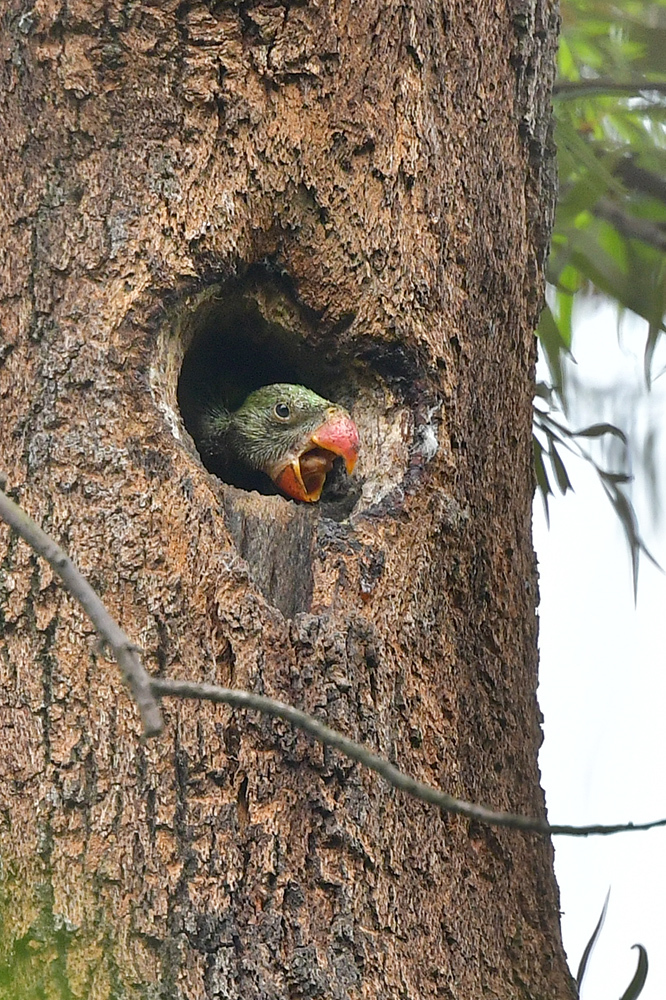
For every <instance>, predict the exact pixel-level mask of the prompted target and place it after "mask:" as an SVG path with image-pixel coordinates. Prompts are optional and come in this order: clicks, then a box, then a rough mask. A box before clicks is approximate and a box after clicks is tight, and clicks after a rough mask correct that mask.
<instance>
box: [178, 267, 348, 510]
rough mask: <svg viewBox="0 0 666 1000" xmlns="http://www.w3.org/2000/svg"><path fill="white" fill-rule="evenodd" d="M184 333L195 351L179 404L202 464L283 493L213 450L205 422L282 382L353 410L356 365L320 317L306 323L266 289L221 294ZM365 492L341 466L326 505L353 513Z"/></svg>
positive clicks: (252, 486) (199, 309)
mask: <svg viewBox="0 0 666 1000" xmlns="http://www.w3.org/2000/svg"><path fill="white" fill-rule="evenodd" d="M183 333H184V336H185V337H186V339H187V341H188V342H189V348H188V350H187V353H186V354H185V357H184V359H183V363H182V367H181V372H180V378H179V381H178V405H179V407H180V411H181V415H182V418H183V422H184V424H185V427H186V428H187V430H188V432H189V434H190V435H191V437H192V439H193V440H194V443H195V444H196V446H197V449H198V451H199V454H200V457H201V460H202V462H203V464H204V465H205V467H206V468H207V469H208V471H209V472H211V473H213V474H214V475H215V476H217V477H219V478H220V479H221V480H223V481H224V482H226V483H230V484H231V485H233V486H237V487H240V488H241V489H244V490H257V491H258V492H259V493H263V494H265V495H273V494H277V493H278V492H279V491H278V490H277V489H276V487H275V486H274V484H273V483H272V481H271V480H270V479H269V478H268V476H266V475H264V474H263V473H261V472H256V471H254V470H252V469H250V468H248V467H247V466H245V465H243V464H242V463H240V462H238V461H229V460H228V458H227V457H225V456H223V455H220V454H215V453H212V452H211V451H210V450H209V447H208V446H207V444H206V439H205V435H204V434H203V433H202V417H203V416H204V415H205V413H206V412H207V411H208V410H209V409H210V408H215V407H219V406H222V407H224V408H225V409H228V410H235V409H237V408H238V407H239V406H240V405H241V404H242V403H243V401H244V400H245V398H246V397H247V395H248V394H249V393H250V392H252V391H253V390H255V389H258V388H260V387H261V386H264V385H270V384H272V383H275V382H290V383H294V384H297V385H305V386H307V387H308V388H310V389H313V390H314V391H315V392H317V393H319V395H321V396H323V397H324V398H326V399H330V400H332V401H334V402H338V403H342V405H344V406H346V407H347V408H351V405H352V403H353V381H352V373H351V371H350V365H349V364H348V362H347V361H346V359H344V358H340V357H336V356H335V353H334V351H332V350H331V345H330V343H329V344H326V342H325V337H323V336H322V335H320V334H318V332H317V330H316V325H315V320H314V318H313V317H308V316H303V314H302V311H299V310H298V308H297V307H296V306H295V305H294V303H293V301H290V300H289V298H288V296H286V294H285V293H284V291H283V290H281V289H280V288H279V287H275V286H272V285H271V284H270V283H265V282H264V283H261V284H257V282H256V281H255V282H252V283H250V282H246V283H245V284H242V283H237V284H236V285H235V286H233V287H224V286H222V287H219V288H216V289H215V290H214V291H212V292H211V294H209V295H207V296H206V297H205V298H203V299H202V301H200V304H199V305H198V306H196V307H195V308H194V310H193V311H192V312H191V313H190V314H189V315H188V316H187V318H186V319H185V320H184V321H183ZM359 493H360V486H359V484H358V483H357V482H355V481H354V480H350V479H349V478H348V477H347V475H346V473H345V472H344V468H343V465H342V461H341V460H337V461H336V463H335V467H334V469H333V471H332V472H331V473H329V475H328V477H327V480H326V485H325V487H324V493H323V494H322V499H321V501H320V503H321V504H324V505H327V504H337V505H340V504H342V505H343V506H344V507H345V508H348V509H349V510H350V509H351V507H353V504H354V502H355V499H356V498H357V496H358V495H359ZM347 512H348V511H347Z"/></svg>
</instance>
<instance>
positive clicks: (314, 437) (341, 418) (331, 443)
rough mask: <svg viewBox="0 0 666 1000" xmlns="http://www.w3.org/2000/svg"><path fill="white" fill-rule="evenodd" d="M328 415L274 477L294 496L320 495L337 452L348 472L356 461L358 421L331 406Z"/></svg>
mask: <svg viewBox="0 0 666 1000" xmlns="http://www.w3.org/2000/svg"><path fill="white" fill-rule="evenodd" d="M327 414H328V419H327V420H325V421H324V423H323V424H322V425H321V427H318V428H317V430H316V431H314V432H313V433H312V434H311V435H310V437H309V438H308V439H307V441H306V443H305V445H304V447H303V448H301V450H300V451H299V452H298V454H297V455H295V457H294V458H293V459H292V460H291V462H289V464H288V465H286V466H285V467H284V468H283V469H282V470H280V472H279V473H278V474H277V476H276V477H275V480H274V481H275V485H276V486H277V487H278V489H280V490H282V492H283V493H286V495H287V496H288V497H292V498H293V499H294V500H306V501H308V502H309V503H314V501H315V500H318V499H319V497H320V496H321V491H322V490H323V488H324V483H325V482H326V476H327V475H328V473H329V472H330V471H331V469H332V468H333V463H334V462H335V459H336V458H338V456H339V457H340V458H342V459H344V463H345V468H346V469H347V474H351V472H352V471H353V469H354V466H355V465H356V459H357V458H358V449H359V437H358V430H357V427H356V424H355V423H354V421H353V420H352V418H351V417H350V416H349V414H348V413H347V411H346V410H343V409H340V408H338V407H334V406H331V407H329V409H328V410H327Z"/></svg>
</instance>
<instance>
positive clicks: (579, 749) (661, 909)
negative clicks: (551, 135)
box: [534, 306, 666, 1000]
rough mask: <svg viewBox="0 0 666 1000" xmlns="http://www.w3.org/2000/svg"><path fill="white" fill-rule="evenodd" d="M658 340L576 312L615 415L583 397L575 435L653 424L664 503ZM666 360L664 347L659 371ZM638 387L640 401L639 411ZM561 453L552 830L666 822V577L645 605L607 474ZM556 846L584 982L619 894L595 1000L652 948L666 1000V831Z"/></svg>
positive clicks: (555, 550)
mask: <svg viewBox="0 0 666 1000" xmlns="http://www.w3.org/2000/svg"><path fill="white" fill-rule="evenodd" d="M634 319H635V318H634ZM645 330H646V328H645V327H644V326H643V325H642V324H640V323H638V322H634V323H632V324H629V322H627V323H625V325H624V327H623V334H622V337H621V342H620V343H619V342H618V336H617V323H616V319H615V311H614V310H613V309H612V308H611V307H606V306H602V307H599V308H597V309H596V310H595V309H591V308H587V309H585V310H584V311H581V312H580V313H579V314H578V322H577V324H576V331H577V332H576V335H575V339H574V345H573V353H574V355H575V357H576V361H577V362H578V364H577V366H576V369H575V371H576V377H577V379H578V380H579V381H580V382H582V383H583V384H585V385H589V386H590V387H597V388H599V387H602V388H605V389H606V390H607V397H606V399H607V400H608V401H609V402H608V405H613V404H615V405H616V410H615V414H613V412H612V411H609V412H607V413H606V414H605V415H603V416H601V417H600V416H599V414H598V412H597V414H596V415H595V414H594V413H593V412H591V411H590V410H589V409H586V404H585V399H584V396H583V395H582V394H581V401H580V403H579V404H577V405H576V407H575V410H574V412H572V414H571V425H572V426H573V427H575V428H579V427H584V426H586V425H589V424H591V423H595V422H598V421H599V420H600V419H601V420H609V421H610V422H614V423H617V424H618V425H619V426H621V427H624V428H626V427H627V425H628V423H630V422H632V421H635V424H636V425H637V426H639V427H640V426H642V427H643V428H645V426H647V424H648V422H650V423H651V425H652V426H653V427H654V428H655V429H656V433H657V440H656V449H655V459H656V465H657V468H658V470H659V472H660V480H661V495H662V497H663V498H666V375H664V376H663V377H662V378H661V379H658V380H657V381H656V383H655V384H654V386H653V389H652V392H651V393H650V394H649V395H647V394H646V393H645V391H644V383H643V373H642V353H643V346H644V342H645ZM665 356H666V351H660V358H661V360H662V363H661V364H660V361H659V359H657V360H656V364H655V368H654V370H655V371H656V372H658V371H659V370H660V369H661V367H663V362H664V358H665ZM632 388H634V389H635V390H636V394H635V396H634V397H633V400H631V401H630V397H631V395H633V394H632V392H631V390H632ZM660 427H663V428H664V434H663V436H661V438H660V436H659V428H660ZM563 457H565V458H566V460H567V461H566V464H567V469H568V470H569V473H570V476H571V479H572V481H573V485H574V488H575V490H576V493H575V495H572V494H571V493H569V494H568V495H567V496H566V497H564V498H561V497H559V496H558V497H556V498H554V499H553V498H551V505H550V511H551V514H550V521H551V527H550V530H548V528H547V527H546V523H545V517H544V514H543V505H542V502H541V498H540V497H539V496H537V498H536V501H535V508H534V536H535V545H536V549H537V553H538V558H539V569H540V589H541V606H540V610H539V616H540V633H541V639H540V647H541V673H540V677H541V682H540V687H539V702H540V705H541V709H542V711H543V714H544V717H545V723H544V732H545V742H544V746H543V748H542V751H541V755H540V765H541V771H542V781H543V785H544V787H545V789H546V800H547V805H548V814H549V819H550V820H551V822H553V823H576V824H586V823H614V822H625V821H629V820H633V821H645V820H650V819H657V818H661V817H666V781H665V780H664V778H665V774H664V766H665V763H666V719H665V715H666V671H665V669H664V667H665V660H666V576H664V575H662V574H661V573H659V571H658V570H656V569H654V567H652V566H651V565H650V564H649V562H648V561H647V560H646V559H645V558H643V557H641V562H640V571H639V583H638V604H637V607H635V606H634V598H633V588H632V578H631V566H630V561H629V556H628V549H627V544H626V541H625V539H624V535H623V532H622V529H621V526H620V523H619V521H618V519H617V516H616V515H615V513H614V511H613V508H612V507H611V504H610V503H609V501H608V500H607V499H606V497H605V494H604V493H603V490H602V488H601V486H600V484H599V482H598V479H597V478H596V476H595V473H594V472H593V470H591V469H590V468H589V467H588V466H587V465H586V464H585V463H583V462H578V461H575V460H574V459H573V458H571V460H570V461H569V459H568V457H567V453H566V452H565V453H564V455H563ZM659 467H660V468H659ZM634 471H635V472H636V473H637V480H636V483H635V486H634V494H633V500H634V504H635V506H636V509H637V512H638V516H639V525H640V529H641V532H642V534H643V537H644V538H645V540H646V542H647V543H648V547H649V548H650V550H651V551H652V553H653V554H654V555H655V557H656V558H657V559H658V560H659V562H660V563H661V564H662V565H663V566H665V567H666V512H665V513H663V514H662V517H661V520H659V519H658V518H656V517H655V514H656V513H657V512H656V511H655V509H654V504H653V503H652V502H651V501H650V497H649V491H647V490H646V489H645V488H644V485H643V484H642V483H641V476H640V471H639V469H638V468H635V470H634ZM644 481H645V480H644V477H643V482H644ZM554 840H555V852H556V853H555V870H556V874H557V878H558V882H559V885H560V894H561V908H562V911H563V917H562V929H563V936H564V945H565V948H566V951H567V955H568V957H569V965H570V967H571V969H572V972H573V973H574V975H575V973H576V970H577V967H578V962H579V960H580V957H581V955H582V953H583V950H584V948H585V945H586V943H587V941H588V939H589V937H590V935H591V933H592V931H593V929H594V926H595V924H596V922H597V919H598V917H599V914H600V912H601V908H602V905H603V902H604V898H605V896H606V892H607V891H608V888H609V887H610V889H611V894H610V902H609V908H608V914H607V917H606V922H605V925H604V927H603V929H602V932H601V935H600V937H599V939H598V941H597V945H596V948H595V950H594V952H593V954H592V957H591V959H590V961H589V963H588V968H587V972H586V977H585V981H584V983H583V988H582V991H581V997H582V1000H619V998H620V997H621V996H622V994H623V993H624V991H625V989H626V988H627V986H628V985H629V983H630V981H631V978H632V976H633V974H634V971H635V969H636V964H637V961H638V952H637V950H635V949H634V950H632V947H631V946H632V945H633V944H635V943H641V944H643V945H644V946H645V948H646V949H647V952H648V960H649V964H650V968H649V973H648V978H647V982H646V985H645V988H644V990H643V993H642V994H641V998H640V1000H663V998H664V997H665V996H666V828H664V829H657V830H653V831H649V832H646V833H638V832H637V833H627V834H617V835H615V836H611V837H591V838H588V839H587V840H579V839H572V838H567V837H556V838H555V839H554Z"/></svg>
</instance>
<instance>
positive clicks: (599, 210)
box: [592, 198, 666, 253]
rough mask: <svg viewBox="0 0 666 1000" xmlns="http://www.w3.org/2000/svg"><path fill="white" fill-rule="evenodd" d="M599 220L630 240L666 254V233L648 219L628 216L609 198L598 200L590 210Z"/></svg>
mask: <svg viewBox="0 0 666 1000" xmlns="http://www.w3.org/2000/svg"><path fill="white" fill-rule="evenodd" d="M592 211H593V212H594V214H595V215H597V216H598V217H599V218H600V219H605V220H606V222H610V224H611V225H612V226H615V228H616V229H617V231H618V232H619V233H621V234H622V236H625V237H626V238H627V239H630V240H641V241H642V242H643V243H647V244H648V245H649V246H651V247H654V249H655V250H659V251H660V252H661V253H664V252H666V231H665V230H664V229H663V228H662V227H661V226H658V225H655V224H654V223H653V222H650V221H649V220H648V219H640V218H639V217H638V216H636V215H630V214H629V213H628V212H625V211H624V210H623V209H622V208H620V206H619V205H616V204H615V202H614V201H611V200H610V198H600V199H599V201H598V202H597V203H596V205H595V206H594V208H593V209H592Z"/></svg>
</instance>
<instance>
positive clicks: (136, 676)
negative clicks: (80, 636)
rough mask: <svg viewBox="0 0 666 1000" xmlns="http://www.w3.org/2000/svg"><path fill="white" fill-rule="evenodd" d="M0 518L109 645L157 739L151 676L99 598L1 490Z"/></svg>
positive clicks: (157, 719) (145, 724) (158, 719)
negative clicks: (54, 575) (42, 561)
mask: <svg viewBox="0 0 666 1000" xmlns="http://www.w3.org/2000/svg"><path fill="white" fill-rule="evenodd" d="M3 485H4V483H3ZM0 518H2V520H3V521H5V522H6V523H7V524H8V525H9V526H10V528H13V529H14V531H15V532H16V533H17V534H18V535H20V536H21V538H22V539H23V540H24V541H25V542H27V543H28V545H29V546H30V547H31V548H32V549H33V550H34V551H35V552H36V553H37V554H38V555H40V556H42V557H43V558H44V559H46V561H47V563H48V564H49V565H50V566H51V567H52V569H53V570H54V572H56V573H57V574H58V576H59V577H60V579H61V580H62V582H63V583H64V585H65V587H66V588H67V590H68V591H69V593H70V594H71V595H72V597H73V598H74V599H75V600H77V601H78V602H79V604H80V605H81V607H82V608H83V610H84V611H85V612H86V614H87V615H88V617H89V618H90V620H91V622H92V623H93V625H94V626H95V628H96V629H97V631H98V632H99V634H100V636H101V637H102V639H103V640H104V641H105V642H106V643H107V644H108V645H109V647H110V648H111V650H112V651H113V654H114V656H115V658H116V661H117V663H118V665H119V667H120V669H121V671H122V674H123V677H124V678H125V680H126V681H127V683H128V684H129V687H130V690H131V692H132V696H133V697H134V700H135V702H136V704H137V706H138V709H139V712H140V713H141V720H142V722H143V731H144V733H145V735H146V736H156V735H157V734H158V733H161V732H162V729H163V727H164V724H163V722H162V713H161V712H160V708H159V705H158V704H157V701H156V699H155V696H154V695H153V692H152V690H151V680H150V675H149V674H148V672H147V670H146V669H145V668H144V666H143V664H142V663H141V660H140V659H139V655H138V650H137V647H136V646H135V645H134V643H132V641H131V639H130V638H129V636H128V635H127V634H126V633H125V632H123V630H122V629H121V627H120V625H118V623H117V622H116V621H115V620H114V619H113V618H112V617H111V615H110V614H109V612H108V611H107V609H106V607H105V605H104V604H103V603H102V601H101V599H100V597H99V596H98V595H97V594H96V593H95V591H94V590H93V588H92V587H91V586H90V584H89V583H88V581H87V580H86V579H85V577H84V576H82V575H81V573H80V572H79V570H78V569H77V568H76V566H75V565H74V563H73V562H72V560H71V559H70V558H69V556H68V555H67V553H66V552H64V551H63V549H61V548H60V546H59V545H57V544H56V543H55V542H54V541H53V539H52V538H50V537H49V535H47V534H46V532H44V531H42V529H41V528H40V527H39V525H37V524H36V523H35V522H34V521H33V520H32V518H31V517H29V516H28V515H27V514H26V512H25V511H24V510H22V509H21V507H19V506H18V504H15V503H14V501H13V500H10V499H9V497H8V496H7V494H6V493H4V492H3V490H2V489H0Z"/></svg>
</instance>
